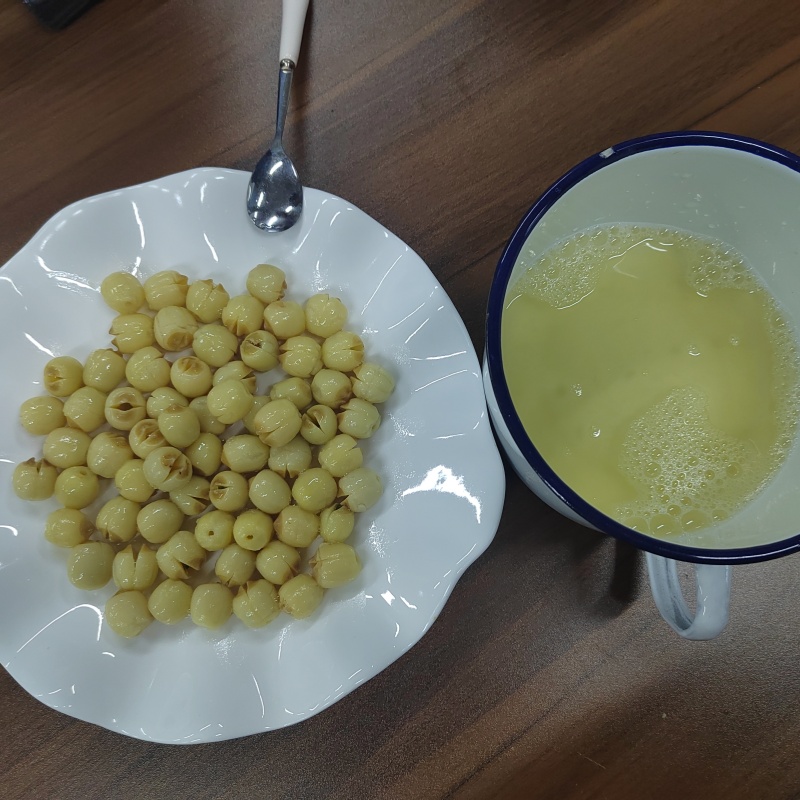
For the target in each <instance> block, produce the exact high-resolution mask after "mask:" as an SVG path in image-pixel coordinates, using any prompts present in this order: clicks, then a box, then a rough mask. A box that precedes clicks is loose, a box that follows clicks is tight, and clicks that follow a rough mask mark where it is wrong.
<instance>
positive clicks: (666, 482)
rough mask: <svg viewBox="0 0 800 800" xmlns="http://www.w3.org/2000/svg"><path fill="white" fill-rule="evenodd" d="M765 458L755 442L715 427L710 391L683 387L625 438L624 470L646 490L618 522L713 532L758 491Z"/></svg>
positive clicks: (652, 529) (666, 530) (661, 531)
mask: <svg viewBox="0 0 800 800" xmlns="http://www.w3.org/2000/svg"><path fill="white" fill-rule="evenodd" d="M762 461H763V456H761V455H759V454H758V453H757V452H756V451H755V448H753V447H752V445H749V444H748V443H747V442H743V441H741V440H738V439H735V438H733V437H731V436H728V435H726V434H724V433H723V432H722V431H719V430H716V429H714V427H713V426H712V425H711V423H710V421H709V418H708V411H707V403H706V399H705V397H703V396H702V394H700V393H699V392H696V391H695V390H693V389H690V388H682V389H676V390H675V391H673V392H671V393H670V394H669V395H668V396H667V397H666V398H665V399H664V400H663V401H662V402H660V403H657V404H656V405H654V406H653V407H651V408H650V409H649V410H648V411H647V412H646V413H645V414H644V415H643V416H642V417H640V418H639V419H638V420H636V422H634V423H633V425H631V427H630V430H629V431H628V434H627V436H626V437H625V441H624V443H623V446H622V459H621V464H620V467H621V469H622V471H623V472H624V473H625V474H626V475H627V476H628V477H629V478H630V480H631V481H632V482H633V483H634V484H635V485H636V486H637V487H638V488H639V490H640V491H639V497H638V499H637V500H636V501H635V502H633V503H631V504H629V505H628V506H624V507H622V508H620V509H619V512H618V517H619V518H620V519H621V520H623V521H624V522H625V523H626V524H627V525H628V526H629V527H633V528H635V529H637V530H641V531H642V532H645V533H653V534H656V535H661V536H664V535H669V534H675V533H680V532H682V531H688V530H696V529H697V528H702V527H706V526H707V525H710V524H711V523H713V522H716V521H720V520H722V519H725V518H726V517H728V516H730V514H731V513H733V511H734V510H735V509H737V508H738V507H739V506H741V505H742V503H743V501H745V500H746V499H748V498H750V497H752V495H753V494H754V493H755V492H757V491H758V489H759V488H760V485H761V483H762V481H763V474H764V471H763V463H761V462H762Z"/></svg>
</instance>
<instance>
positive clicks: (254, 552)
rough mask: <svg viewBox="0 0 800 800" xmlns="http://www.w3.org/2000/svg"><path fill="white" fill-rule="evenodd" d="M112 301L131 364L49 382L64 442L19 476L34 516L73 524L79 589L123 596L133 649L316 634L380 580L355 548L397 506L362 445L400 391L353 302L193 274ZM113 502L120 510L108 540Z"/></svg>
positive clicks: (266, 271) (263, 272)
mask: <svg viewBox="0 0 800 800" xmlns="http://www.w3.org/2000/svg"><path fill="white" fill-rule="evenodd" d="M100 288H101V294H102V296H103V299H104V300H105V301H106V303H107V304H108V305H109V306H110V307H111V308H112V309H114V311H116V312H117V314H118V316H117V317H116V318H115V319H114V320H113V322H112V324H111V329H110V333H111V334H112V335H113V339H112V340H111V344H112V348H107V349H99V350H95V351H93V352H92V353H90V354H89V355H88V357H87V358H86V361H85V362H84V363H83V364H81V363H80V361H78V360H77V359H75V358H72V357H70V356H59V357H56V358H53V359H52V360H50V361H49V362H48V363H47V364H46V366H45V368H44V388H45V389H46V391H47V392H48V393H49V394H48V395H46V396H42V397H34V398H31V399H29V400H26V401H25V402H24V403H23V404H22V407H21V408H20V422H21V423H22V426H23V427H24V428H25V430H26V431H28V432H29V433H31V434H34V435H38V436H44V437H45V439H44V444H43V447H42V458H39V459H35V458H32V459H30V460H28V461H25V462H23V463H21V464H19V465H17V467H16V469H15V470H14V475H13V484H14V490H15V492H16V494H17V495H18V496H19V497H20V498H23V499H25V500H45V499H47V498H50V497H53V496H54V497H55V499H56V500H57V501H58V503H59V504H60V506H61V507H60V508H59V509H57V510H55V511H53V512H52V513H50V514H49V516H48V518H47V522H46V525H45V532H44V533H45V537H46V538H47V540H48V541H50V542H51V543H53V544H54V545H58V546H59V547H62V548H67V549H68V550H69V554H68V560H67V574H68V577H69V579H70V581H72V583H73V584H74V585H75V586H77V587H79V588H82V589H88V590H96V589H101V588H102V587H104V586H106V584H108V583H109V581H112V580H113V582H114V584H115V585H116V587H117V592H116V593H115V594H114V595H113V596H112V597H111V598H110V599H109V600H108V602H107V603H106V607H105V617H106V621H107V622H108V624H109V626H110V627H111V629H112V630H114V631H115V632H116V633H118V634H120V635H121V636H126V637H132V636H137V635H139V634H140V633H141V632H142V631H143V630H144V629H145V628H147V626H148V625H149V624H150V623H151V622H152V621H153V620H154V619H155V620H158V621H159V622H162V623H165V624H168V625H170V624H174V623H177V622H180V621H182V620H183V619H185V618H186V617H187V616H191V619H192V620H193V621H194V622H195V623H196V624H197V625H200V626H203V627H206V628H212V629H213V628H218V627H220V626H222V625H223V624H225V622H226V621H227V620H228V619H229V618H230V616H231V615H232V614H234V615H235V616H236V617H238V618H239V619H240V620H241V621H242V622H243V623H244V624H245V625H247V626H248V627H251V628H258V627H261V626H264V625H267V624H268V623H269V622H271V621H272V620H274V619H275V618H276V617H277V616H278V615H279V614H280V612H281V610H284V611H286V612H287V613H289V614H290V615H292V616H293V617H296V618H304V617H308V616H309V615H311V614H312V613H313V612H314V611H315V610H316V608H317V607H318V606H319V604H320V602H321V600H322V596H323V591H324V589H329V588H333V587H337V586H341V585H343V584H345V583H347V582H349V581H351V580H353V579H354V578H355V577H356V576H357V575H358V574H359V572H360V570H361V562H360V560H359V558H358V555H357V553H356V551H355V550H354V548H353V547H352V546H351V545H349V544H348V543H347V541H346V540H347V539H348V538H349V537H350V535H351V533H352V532H353V529H354V525H355V514H357V513H359V512H363V511H366V510H367V509H368V508H370V507H371V506H373V505H374V504H375V503H376V502H377V501H378V499H379V498H380V496H381V494H382V491H383V489H382V485H381V481H380V478H379V477H378V475H377V474H376V473H375V472H374V471H372V470H370V469H368V468H366V467H364V466H363V452H362V450H361V447H360V443H361V441H362V440H364V439H367V438H369V437H370V436H372V434H373V433H374V432H375V431H376V430H377V429H378V427H379V425H380V422H381V417H380V413H379V411H378V409H377V408H376V404H380V403H383V402H384V401H385V400H387V399H388V398H389V396H390V395H391V393H392V391H393V390H394V380H393V378H392V376H391V375H390V374H389V372H387V370H386V369H384V368H383V367H382V366H380V365H379V364H376V363H371V362H368V361H365V360H364V343H363V341H362V340H361V338H360V337H359V336H357V335H356V334H355V333H353V332H350V331H347V330H345V329H344V326H345V323H346V321H347V309H346V308H345V306H344V304H343V303H342V302H341V300H339V299H337V298H335V297H330V296H329V295H327V294H317V295H314V296H313V297H310V298H309V299H308V300H307V301H306V302H305V303H304V304H303V305H300V304H299V303H296V302H293V301H290V300H285V299H284V294H285V291H286V276H285V274H284V273H283V271H282V270H280V269H279V268H278V267H275V266H273V265H270V264H259V265H258V266H256V267H255V268H254V269H252V270H251V271H250V272H249V274H248V276H247V293H246V294H241V295H238V296H234V297H231V296H230V295H229V294H228V292H227V291H226V290H225V288H224V287H223V286H222V285H221V284H219V283H214V282H213V281H211V280H197V281H194V282H192V283H190V282H189V280H188V278H187V277H186V276H185V275H182V274H180V273H178V272H176V271H174V270H166V271H163V272H159V273H156V274H155V275H153V276H151V277H150V278H148V279H147V280H146V281H145V282H144V285H142V284H141V283H140V282H139V280H138V279H137V278H136V277H135V276H134V275H132V274H130V273H127V272H116V273H113V274H111V275H109V276H108V277H107V278H105V280H104V281H103V283H102V285H101V287H100ZM184 351H188V352H189V354H188V355H186V354H183V353H184ZM169 354H172V355H174V356H177V357H176V358H174V360H170V359H169V358H167V356H168V355H169ZM279 367H280V368H281V369H282V370H283V372H284V373H285V377H280V379H277V380H276V381H275V382H273V383H272V385H271V386H270V387H269V390H268V392H267V393H265V394H264V393H259V392H258V387H257V381H256V378H257V374H258V373H268V372H270V371H271V370H273V369H276V368H279ZM110 482H113V484H114V486H115V487H116V492H117V494H116V495H115V496H114V497H112V498H111V499H110V500H108V501H107V502H106V503H104V504H103V505H102V507H101V508H100V509H99V511H98V512H97V514H96V517H95V519H94V520H92V519H91V517H90V516H89V514H88V513H87V507H89V506H91V505H92V504H93V503H95V501H97V499H98V498H99V497H100V496H101V494H103V492H104V491H105V488H106V486H105V484H107V483H110ZM312 548H313V553H311V552H310V550H311V549H312ZM309 555H310V558H307V556H309ZM305 565H307V566H305ZM304 570H305V571H304Z"/></svg>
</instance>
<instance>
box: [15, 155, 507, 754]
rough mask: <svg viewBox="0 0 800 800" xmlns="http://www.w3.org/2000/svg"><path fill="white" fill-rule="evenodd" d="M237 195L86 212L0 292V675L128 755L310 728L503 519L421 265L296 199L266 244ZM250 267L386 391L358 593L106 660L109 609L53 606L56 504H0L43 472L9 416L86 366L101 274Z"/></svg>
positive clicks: (203, 179) (201, 186)
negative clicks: (315, 317)
mask: <svg viewBox="0 0 800 800" xmlns="http://www.w3.org/2000/svg"><path fill="white" fill-rule="evenodd" d="M247 180H248V175H247V174H246V173H243V172H236V171H232V170H220V169H199V170H195V171H192V172H186V173H181V174H178V175H172V176H169V177H167V178H164V179H161V180H158V181H154V182H152V183H148V184H143V185H141V186H134V187H131V188H128V189H122V190H119V191H115V192H112V193H110V194H106V195H101V196H98V197H93V198H89V199H88V200H84V201H82V202H79V203H76V204H75V205H73V206H70V207H68V208H66V209H64V210H63V211H61V212H60V213H59V214H57V215H56V216H55V217H54V218H53V219H51V220H50V221H49V222H48V223H47V224H46V225H45V226H44V227H43V228H42V229H41V230H40V231H39V233H38V234H37V235H36V236H35V237H34V238H33V240H32V241H31V242H29V243H28V244H27V245H26V246H25V247H24V248H23V249H22V250H21V251H20V252H19V253H18V254H17V255H16V256H14V257H13V258H12V259H11V261H10V262H9V263H8V264H7V265H6V266H5V267H4V268H3V270H2V274H1V275H0V309H1V310H2V313H1V314H0V336H1V337H2V342H3V349H2V352H1V353H0V374H2V375H3V376H4V377H5V383H4V391H3V393H2V395H0V432H1V434H0V604H2V606H3V607H4V608H5V609H7V612H6V613H5V614H3V615H2V618H0V663H2V664H3V666H4V667H5V668H6V669H7V670H8V671H9V672H10V673H11V674H12V675H13V676H14V678H15V679H16V680H17V681H18V682H19V683H20V684H21V685H22V686H23V687H24V688H25V689H27V690H28V691H29V692H30V693H31V694H32V695H33V696H34V697H37V698H38V699H40V700H41V701H42V702H43V703H46V704H47V705H49V706H51V707H52V708H57V709H59V710H61V711H64V712H65V713H67V714H70V715H72V716H74V717H78V718H79V719H84V720H88V721H90V722H93V723H96V724H98V725H102V726H104V727H107V728H110V729H112V730H115V731H118V732H120V733H123V734H126V735H129V736H133V737H137V738H141V739H149V740H155V741H161V742H173V743H192V742H206V741H220V740H221V739H229V738H233V737H236V736H244V735H247V734H251V733H257V732H259V731H265V730H270V729H274V728H280V727H283V726H285V725H291V724H293V723H295V722H299V721H300V720H302V719H304V718H307V717H309V716H311V715H313V714H316V713H319V712H320V711H322V710H323V709H325V708H326V707H328V706H329V705H331V704H332V703H334V702H335V701H336V700H338V699H340V698H341V697H343V696H344V695H346V694H347V693H348V692H350V691H352V690H353V689H354V688H355V687H356V686H358V685H360V684H361V683H363V682H364V681H366V680H368V679H369V678H371V677H372V676H374V675H375V674H376V673H378V672H379V671H380V670H382V669H384V668H385V667H387V666H388V665H389V664H391V663H392V662H393V661H394V660H395V659H397V658H398V657H399V656H400V655H402V653H403V652H405V651H406V650H407V649H408V648H409V647H411V646H412V645H413V644H415V643H416V642H417V641H418V640H419V639H420V637H421V636H422V635H423V634H424V632H425V631H426V630H427V629H428V628H429V627H430V625H431V623H432V622H433V620H434V619H435V618H436V616H437V615H438V614H439V611H440V610H441V608H442V606H443V604H444V602H445V600H446V599H447V596H448V595H449V593H450V591H451V590H452V588H453V585H454V584H455V581H456V580H457V579H458V577H459V576H460V575H461V573H462V572H463V571H464V570H465V569H466V568H467V567H468V566H469V565H470V564H471V563H472V562H473V561H474V560H475V559H476V558H477V557H478V556H479V555H480V554H481V553H482V552H483V551H484V550H485V549H486V547H487V546H488V545H489V543H490V541H491V540H492V537H493V536H494V533H495V530H496V528H497V524H498V521H499V517H500V511H501V507H502V502H503V494H504V488H505V487H504V475H503V469H502V465H501V461H500V458H499V455H498V452H497V449H496V447H495V444H494V440H493V438H492V434H491V430H490V427H489V421H488V418H487V415H486V406H485V402H484V397H483V391H482V385H481V377H480V368H479V365H478V361H477V358H476V356H475V352H474V350H473V348H472V344H471V342H470V339H469V336H468V335H467V332H466V330H465V328H464V326H463V323H462V321H461V319H460V317H459V316H458V314H457V313H456V311H455V309H454V308H453V306H452V304H451V303H450V300H449V299H448V298H447V296H446V294H445V293H444V291H443V290H442V289H441V287H440V286H439V285H438V283H437V282H436V279H435V278H434V276H433V275H432V274H431V272H430V271H429V270H428V268H427V267H426V266H425V264H424V263H423V262H422V261H421V260H420V258H419V257H418V256H417V255H416V254H415V253H414V252H413V251H411V250H410V249H409V248H408V247H407V246H406V245H405V244H403V242H401V241H400V240H399V239H397V238H396V237H395V236H394V235H393V234H391V233H389V232H388V231H387V230H386V229H384V228H383V227H382V226H381V225H379V224H378V223H377V222H375V221H374V220H373V219H371V218H370V217H368V216H367V215H366V214H364V213H363V212H361V211H359V210H358V209H356V208H354V207H353V206H351V205H350V204H348V203H347V202H345V201H344V200H341V199H340V198H337V197H334V196H332V195H329V194H326V193H324V192H320V191H317V190H314V189H307V190H306V195H305V197H306V207H305V211H304V213H303V216H302V218H301V221H300V223H298V225H296V226H295V227H294V228H292V229H291V230H289V231H287V232H285V233H283V234H280V235H277V236H270V235H265V234H263V233H261V232H259V231H257V230H256V229H255V228H254V227H253V226H252V224H251V223H250V222H249V220H248V219H247V216H246V214H245V213H244V196H245V188H246V185H247ZM264 261H269V262H272V263H275V264H278V265H279V266H281V267H282V268H284V269H285V270H286V272H287V275H288V277H289V294H288V295H287V296H288V297H289V298H290V299H296V300H302V299H304V298H305V297H307V296H308V295H310V294H312V293H313V292H316V291H328V292H330V293H331V294H334V295H336V296H339V297H341V298H342V300H343V301H344V302H345V304H346V305H347V306H348V308H349V309H350V314H351V316H350V320H349V322H348V327H349V328H351V329H353V330H355V331H356V332H359V333H363V334H364V336H365V339H366V344H367V352H368V356H369V357H370V358H372V359H374V360H377V361H380V362H382V363H384V364H385V365H386V366H388V367H389V368H390V369H391V370H392V372H393V373H394V374H395V376H396V378H397V389H396V391H395V394H394V396H393V397H392V398H391V400H390V401H389V402H388V403H387V404H386V405H385V406H384V407H383V408H382V413H383V424H382V426H381V428H380V430H379V431H378V433H377V434H376V435H375V436H374V438H373V439H372V440H370V442H369V443H368V445H367V446H366V447H365V450H366V458H367V460H368V462H369V464H370V465H371V466H373V468H375V469H376V470H378V471H379V472H380V473H381V475H382V477H383V478H384V483H385V487H386V491H385V494H384V497H383V498H382V500H381V501H380V503H379V504H378V505H377V506H376V507H375V508H374V509H372V510H371V511H370V512H367V514H366V515H364V518H361V519H359V522H358V523H357V529H356V533H355V534H354V544H355V545H356V547H357V549H358V551H359V554H360V555H361V557H362V560H363V563H364V569H363V572H362V574H361V575H360V576H359V578H358V579H357V580H356V582H354V583H352V584H350V585H348V586H345V587H342V588H340V589H336V590H332V591H329V592H328V593H327V594H326V597H325V601H324V603H323V606H322V607H321V609H320V611H319V612H318V613H317V614H315V615H314V616H313V617H312V618H311V619H309V620H297V621H291V620H289V618H288V617H286V615H282V616H281V617H279V619H278V620H277V621H276V622H274V623H272V625H271V626H269V627H268V628H265V629H262V630H260V631H250V630H247V629H245V628H244V627H243V626H241V625H240V624H238V621H236V620H235V619H234V620H231V621H230V622H229V623H228V624H227V625H226V626H225V627H224V628H223V629H221V630H220V631H217V632H208V631H204V630H201V629H196V628H193V627H192V625H191V623H189V622H188V621H187V622H185V623H183V624H181V625H179V626H177V627H174V628H168V627H166V626H160V625H158V624H153V625H151V626H150V627H149V628H148V629H147V630H146V632H145V633H144V634H143V635H142V636H140V637H139V638H138V639H135V640H130V641H128V640H122V639H120V638H118V637H117V636H115V635H114V634H113V633H112V632H111V631H109V630H108V628H107V626H106V625H105V624H104V623H103V620H102V608H103V606H104V604H105V601H106V599H107V598H108V597H109V596H110V595H111V594H112V591H113V590H112V588H111V587H110V586H109V587H106V588H105V589H103V590H100V591H96V592H81V591H79V590H78V589H75V588H74V587H72V586H71V584H69V582H68V581H67V578H66V574H65V563H66V553H65V552H63V551H60V550H58V549H57V548H54V547H52V546H51V545H49V544H48V543H47V542H46V541H45V540H44V538H43V535H42V529H43V526H44V519H45V517H46V515H47V513H48V512H49V511H50V510H52V509H53V508H54V507H55V505H56V504H55V501H46V502H43V503H39V504H31V503H23V502H22V501H20V500H19V499H18V498H16V497H15V496H14V494H13V492H12V491H11V473H12V471H13V467H14V464H15V463H16V462H18V461H21V460H24V459H26V458H29V457H31V456H33V455H37V456H38V455H39V453H40V452H41V440H39V439H37V438H35V437H32V436H29V435H27V434H26V433H25V432H24V431H23V430H22V429H21V428H20V426H19V425H18V423H17V412H18V408H19V405H20V403H21V402H22V401H23V400H24V399H25V398H27V397H30V396H34V395H39V394H41V371H42V367H43V365H44V364H45V362H46V361H47V359H48V358H49V354H50V353H54V354H56V355H74V356H75V357H77V358H79V359H83V358H85V357H86V355H87V354H88V353H89V352H90V351H91V350H92V349H94V348H96V347H101V346H105V345H106V343H107V341H108V338H109V337H108V335H107V333H106V331H107V330H108V326H109V323H110V321H111V319H112V317H113V312H112V311H111V310H110V309H107V308H106V307H105V306H104V305H103V303H102V301H101V300H100V298H99V293H98V291H97V290H98V287H99V285H100V282H101V280H102V278H103V277H104V276H105V275H106V274H108V273H109V272H111V271H114V270H118V269H126V270H128V271H134V272H135V273H136V274H137V275H144V276H147V275H149V274H152V273H153V272H156V271H158V270H160V269H178V270H180V271H182V272H184V273H186V274H188V275H189V276H190V278H200V277H204V278H205V277H210V278H214V279H215V280H219V281H222V282H223V283H224V284H225V286H226V288H227V289H228V290H229V291H230V292H231V294H234V293H240V292H243V291H244V278H245V275H246V273H247V271H248V270H249V269H250V268H251V267H252V266H254V265H255V264H257V263H259V262H264ZM387 598H390V599H387ZM12 609H13V610H12Z"/></svg>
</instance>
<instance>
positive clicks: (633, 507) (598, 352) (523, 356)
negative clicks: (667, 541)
mask: <svg viewBox="0 0 800 800" xmlns="http://www.w3.org/2000/svg"><path fill="white" fill-rule="evenodd" d="M523 258H524V257H523ZM522 266H523V267H526V269H525V271H524V272H523V274H522V275H521V277H520V278H519V279H518V280H517V282H516V283H515V284H514V285H513V286H512V288H511V289H510V291H509V292H508V295H507V300H506V306H505V309H504V312H503V322H502V351H503V361H504V366H505V371H506V377H507V380H508V386H509V390H510V392H511V397H512V400H513V402H514V406H515V408H516V409H517V413H518V414H519V416H520V419H521V420H522V423H523V425H524V427H525V429H526V431H527V433H528V435H529V436H530V438H531V440H532V441H533V443H534V445H535V446H536V447H537V449H538V450H539V452H540V453H541V454H542V456H543V457H544V459H545V460H546V461H547V463H548V464H549V465H550V466H551V467H552V468H553V470H554V471H555V472H556V473H557V474H558V475H559V476H560V477H561V478H562V480H564V482H565V483H566V484H567V485H569V486H570V487H571V488H572V489H574V490H575V491H576V492H577V493H578V494H579V495H580V496H581V497H583V498H584V499H585V500H587V501H588V502H589V503H591V504H592V505H593V506H595V507H596V508H598V509H600V510H601V511H602V512H604V513H605V514H607V515H608V516H610V517H613V518H615V519H617V520H619V521H620V522H622V523H624V524H625V525H628V526H629V527H632V528H634V529H636V530H639V531H642V532H643V533H649V534H651V535H655V536H668V535H673V534H678V533H681V532H684V531H691V530H697V529H700V528H704V527H707V526H709V525H711V524H713V523H714V522H717V521H720V520H723V519H725V518H727V517H729V516H731V515H732V514H734V513H736V511H737V510H739V509H740V508H741V507H742V506H743V505H745V504H746V503H747V502H748V501H749V500H750V499H752V497H753V496H754V495H755V494H756V493H757V492H758V491H759V490H760V489H761V488H762V487H763V486H764V485H765V484H766V483H767V482H768V481H769V479H770V478H771V477H772V476H773V475H774V474H775V472H776V471H777V469H778V468H779V467H780V465H781V464H782V463H783V461H784V459H785V458H786V455H787V453H788V451H789V449H790V447H791V445H792V442H793V439H794V433H795V420H796V417H797V413H798V408H799V407H800V388H799V385H798V384H799V382H800V364H799V362H798V347H797V344H796V340H795V337H794V334H793V332H792V329H791V326H790V324H789V323H788V321H787V319H786V317H785V316H784V314H783V312H782V311H781V309H780V308H779V306H778V304H777V303H776V301H775V299H774V298H773V297H772V296H771V295H770V294H769V292H768V291H767V290H766V289H765V288H764V286H763V285H762V284H761V283H760V281H759V280H758V278H757V277H756V276H755V275H754V273H752V272H751V271H750V269H749V268H748V267H747V265H746V264H745V262H744V260H743V258H742V257H741V256H739V255H738V254H737V253H736V252H734V251H732V250H731V248H729V247H727V246H726V245H724V244H722V243H721V242H717V241H713V240H711V239H705V238H701V237H698V236H696V235H694V234H690V233H687V232H684V231H679V230H674V229H667V228H650V227H642V226H622V225H613V226H604V227H599V228H593V229H591V230H588V231H584V232H582V233H579V234H577V235H576V236H574V237H572V238H570V239H568V240H566V241H564V242H562V243H561V244H559V245H557V246H556V247H554V248H553V249H551V250H550V251H549V252H547V253H546V254H545V255H544V256H543V257H541V258H539V259H537V260H535V261H534V260H531V262H530V263H529V264H525V262H524V261H523V262H522Z"/></svg>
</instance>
